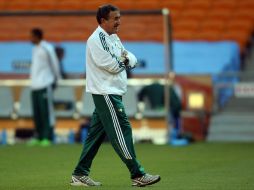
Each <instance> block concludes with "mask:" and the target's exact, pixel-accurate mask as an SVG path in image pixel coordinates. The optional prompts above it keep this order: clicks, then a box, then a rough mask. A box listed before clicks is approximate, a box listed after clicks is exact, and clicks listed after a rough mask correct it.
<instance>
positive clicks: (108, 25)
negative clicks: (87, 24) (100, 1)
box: [102, 11, 121, 35]
mask: <svg viewBox="0 0 254 190" xmlns="http://www.w3.org/2000/svg"><path fill="white" fill-rule="evenodd" d="M120 17H121V16H120V11H111V12H110V13H109V17H108V19H107V20H106V19H102V24H103V26H104V27H103V28H104V30H105V31H106V32H107V33H108V34H109V35H111V34H115V33H117V32H118V31H119V26H120V24H121V22H120Z"/></svg>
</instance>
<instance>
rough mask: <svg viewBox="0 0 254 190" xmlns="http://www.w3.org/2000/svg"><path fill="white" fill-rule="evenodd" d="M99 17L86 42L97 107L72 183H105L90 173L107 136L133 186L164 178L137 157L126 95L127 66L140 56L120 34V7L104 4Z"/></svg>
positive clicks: (89, 88) (89, 81) (88, 81)
mask: <svg viewBox="0 0 254 190" xmlns="http://www.w3.org/2000/svg"><path fill="white" fill-rule="evenodd" d="M96 17H97V22H98V24H99V26H98V27H97V29H96V30H95V31H94V32H93V34H92V35H91V36H90V37H89V39H88V40H87V46H86V91H87V92H89V93H91V94H92V96H93V100H94V104H95V110H94V112H93V115H92V120H91V126H90V127H89V129H88V136H87V138H86V140H85V142H84V147H83V150H82V153H81V156H80V159H79V161H78V164H77V166H76V168H75V169H74V172H73V174H72V176H71V185H73V186H100V185H101V183H100V182H96V181H94V180H92V179H91V178H90V177H89V173H90V168H91V165H92V162H93V159H94V157H95V155H96V153H97V152H98V150H99V147H100V146H101V144H102V142H103V141H104V138H105V136H107V137H108V139H109V141H110V142H111V144H112V146H113V148H114V149H115V151H116V153H117V154H118V156H119V157H120V158H121V159H122V161H123V162H124V163H125V164H126V166H127V168H128V169H129V172H130V177H131V181H132V186H146V185H151V184H154V183H156V182H158V181H160V176H159V175H150V174H147V173H145V171H144V168H143V167H142V166H141V165H140V164H139V162H138V161H137V158H136V154H135V150H134V145H133V139H132V129H131V125H130V122H129V121H128V118H127V116H126V113H125V109H124V105H123V103H122V95H124V94H125V93H126V91H127V73H126V69H129V68H133V67H135V65H136V63H137V59H136V57H135V56H134V55H133V54H132V53H131V52H129V51H127V50H125V49H124V47H123V45H122V43H121V41H120V39H119V38H118V36H117V35H116V33H117V32H118V30H119V25H120V11H119V9H118V8H117V7H115V6H113V5H104V6H101V7H99V9H98V10H97V15H96ZM109 172H110V171H109ZM108 174H110V173H108ZM108 177H110V175H109V176H108ZM116 180H117V179H116Z"/></svg>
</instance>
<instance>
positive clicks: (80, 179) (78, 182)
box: [71, 175, 101, 187]
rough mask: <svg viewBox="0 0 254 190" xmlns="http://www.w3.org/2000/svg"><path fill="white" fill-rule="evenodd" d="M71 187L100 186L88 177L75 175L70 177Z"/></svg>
mask: <svg viewBox="0 0 254 190" xmlns="http://www.w3.org/2000/svg"><path fill="white" fill-rule="evenodd" d="M71 185H72V186H86V187H89V186H101V183H100V182H96V181H94V180H92V179H91V178H90V177H88V176H85V175H83V176H76V175H72V176H71Z"/></svg>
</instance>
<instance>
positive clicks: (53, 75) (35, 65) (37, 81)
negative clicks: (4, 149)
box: [28, 28, 61, 146]
mask: <svg viewBox="0 0 254 190" xmlns="http://www.w3.org/2000/svg"><path fill="white" fill-rule="evenodd" d="M31 41H32V43H33V44H34V48H33V52H32V65H31V71H30V79H31V89H32V92H31V93H32V96H31V98H32V106H33V119H34V125H35V131H36V138H35V139H32V140H31V141H29V142H28V145H31V146H32V145H41V146H49V145H51V143H52V140H53V130H54V125H55V117H54V109H53V92H52V89H53V88H55V86H56V82H57V80H59V79H60V78H61V76H60V71H59V63H58V59H57V56H56V53H55V50H54V47H53V46H52V45H51V44H50V43H48V42H46V41H45V40H43V31H42V29H40V28H34V29H32V30H31Z"/></svg>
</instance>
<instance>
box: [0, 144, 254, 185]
mask: <svg viewBox="0 0 254 190" xmlns="http://www.w3.org/2000/svg"><path fill="white" fill-rule="evenodd" d="M135 147H136V152H137V155H138V159H139V160H140V162H141V163H142V165H143V166H145V169H146V171H147V172H150V173H152V174H157V173H158V174H160V175H161V177H162V180H161V181H160V182H159V183H158V184H155V185H153V186H151V187H149V189H158V190H161V189H168V190H181V189H182V190H185V189H193V190H197V189H200V190H209V189H214V190H215V189H216V190H224V189H228V190H234V189H236V190H239V189H241V190H245V189H250V190H253V189H254V150H253V149H254V143H231V144H228V143H196V144H192V145H190V146H186V147H172V146H167V145H163V146H155V145H151V144H136V145H135ZM81 148H82V146H81V145H55V146H52V147H49V148H41V147H32V148H31V147H26V146H25V145H15V146H5V147H4V146H3V147H0V190H42V189H43V190H50V189H52V190H65V189H66V190H74V189H77V190H79V189H85V188H86V187H71V186H70V185H69V181H70V175H71V172H72V170H73V167H74V166H75V164H76V162H77V159H78V157H79V154H80V151H81ZM91 177H93V178H94V179H96V180H98V181H101V182H102V183H103V186H101V187H98V189H107V190H125V189H126V190H127V189H133V188H137V187H131V186H130V185H131V183H130V180H129V173H128V171H127V168H126V167H125V166H124V165H123V163H122V162H121V161H120V159H119V158H118V157H117V155H116V154H115V152H114V151H113V149H112V147H111V146H110V144H103V145H102V147H101V149H100V150H99V153H98V155H97V157H96V159H95V160H94V163H93V167H92V172H91ZM96 189H97V188H96Z"/></svg>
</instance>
